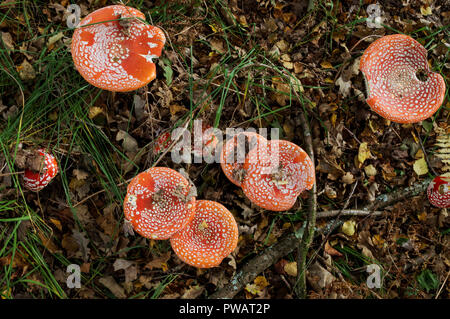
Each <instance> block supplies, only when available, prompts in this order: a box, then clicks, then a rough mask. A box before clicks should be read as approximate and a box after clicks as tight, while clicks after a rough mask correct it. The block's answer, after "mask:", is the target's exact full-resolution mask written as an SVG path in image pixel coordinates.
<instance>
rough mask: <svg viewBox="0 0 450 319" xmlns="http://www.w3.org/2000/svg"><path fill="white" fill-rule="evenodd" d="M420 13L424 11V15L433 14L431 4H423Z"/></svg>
mask: <svg viewBox="0 0 450 319" xmlns="http://www.w3.org/2000/svg"><path fill="white" fill-rule="evenodd" d="M420 13H422V14H423V15H424V16H429V15H432V14H433V12H432V10H431V7H430V6H426V7H424V6H421V7H420Z"/></svg>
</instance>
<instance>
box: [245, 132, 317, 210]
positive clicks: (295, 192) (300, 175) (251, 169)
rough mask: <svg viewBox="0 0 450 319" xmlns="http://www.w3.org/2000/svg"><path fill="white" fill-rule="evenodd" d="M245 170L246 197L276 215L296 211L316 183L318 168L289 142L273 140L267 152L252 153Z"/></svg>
mask: <svg viewBox="0 0 450 319" xmlns="http://www.w3.org/2000/svg"><path fill="white" fill-rule="evenodd" d="M244 169H245V170H246V172H247V175H246V177H245V179H244V181H243V182H242V190H243V191H244V194H245V195H246V196H247V197H248V199H250V201H251V202H253V203H254V204H256V205H257V206H259V207H262V208H264V209H268V210H272V211H284V210H288V209H290V208H292V206H294V204H295V201H296V200H297V197H298V196H299V195H300V193H301V192H303V191H304V190H306V189H311V188H312V187H313V185H314V182H315V170H314V164H313V163H312V161H311V159H310V157H309V156H308V154H307V153H306V152H305V151H304V150H303V149H302V148H300V147H299V146H298V145H296V144H294V143H291V142H289V141H285V140H271V141H270V142H269V144H268V148H267V151H266V152H264V150H262V149H261V150H258V149H255V150H252V151H250V153H249V154H248V156H247V159H246V160H245V164H244Z"/></svg>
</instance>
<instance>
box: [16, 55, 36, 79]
mask: <svg viewBox="0 0 450 319" xmlns="http://www.w3.org/2000/svg"><path fill="white" fill-rule="evenodd" d="M17 71H18V72H19V77H20V78H21V79H22V80H23V81H29V80H33V79H34V78H36V71H35V70H34V68H33V66H32V65H31V64H30V63H29V62H28V61H27V60H26V59H25V60H23V62H22V64H21V65H20V66H18V67H17Z"/></svg>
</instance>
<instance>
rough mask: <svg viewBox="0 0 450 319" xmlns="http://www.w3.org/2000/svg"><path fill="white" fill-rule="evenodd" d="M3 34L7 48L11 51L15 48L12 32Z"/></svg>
mask: <svg viewBox="0 0 450 319" xmlns="http://www.w3.org/2000/svg"><path fill="white" fill-rule="evenodd" d="M1 36H2V41H3V43H4V44H5V46H6V49H8V50H10V51H12V50H14V43H13V39H12V37H11V34H10V33H8V32H2V33H1Z"/></svg>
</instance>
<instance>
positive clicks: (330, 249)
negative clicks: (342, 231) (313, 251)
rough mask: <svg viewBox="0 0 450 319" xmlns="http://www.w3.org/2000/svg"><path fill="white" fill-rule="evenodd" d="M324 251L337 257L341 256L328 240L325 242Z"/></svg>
mask: <svg viewBox="0 0 450 319" xmlns="http://www.w3.org/2000/svg"><path fill="white" fill-rule="evenodd" d="M324 249H325V252H326V253H327V254H328V255H330V256H337V257H341V256H342V254H341V253H340V252H339V251H337V250H336V249H334V248H333V247H332V246H331V245H330V244H329V243H328V241H327V242H326V243H325V248H324Z"/></svg>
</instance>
